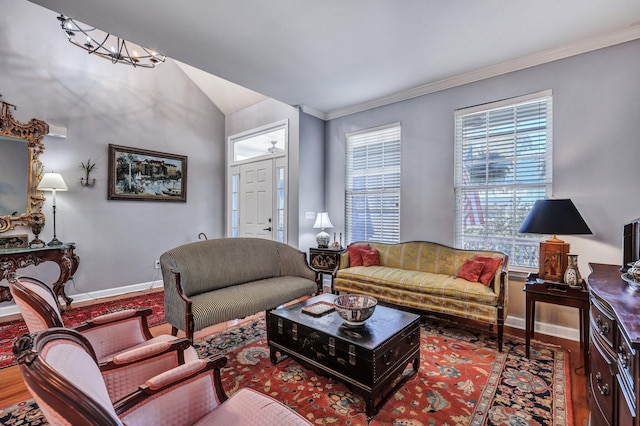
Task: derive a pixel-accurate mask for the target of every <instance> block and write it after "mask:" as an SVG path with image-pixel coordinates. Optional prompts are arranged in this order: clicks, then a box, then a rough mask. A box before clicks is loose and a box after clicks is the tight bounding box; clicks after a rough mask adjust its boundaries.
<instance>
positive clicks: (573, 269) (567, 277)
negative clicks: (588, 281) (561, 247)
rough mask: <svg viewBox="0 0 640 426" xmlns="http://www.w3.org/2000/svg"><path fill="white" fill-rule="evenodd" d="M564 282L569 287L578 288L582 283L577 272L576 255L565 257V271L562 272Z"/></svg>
mask: <svg viewBox="0 0 640 426" xmlns="http://www.w3.org/2000/svg"><path fill="white" fill-rule="evenodd" d="M564 282H565V284H568V285H570V286H574V287H579V286H580V285H581V282H582V277H580V271H579V270H578V255H577V254H568V255H567V269H566V270H565V271H564Z"/></svg>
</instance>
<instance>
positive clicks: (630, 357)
mask: <svg viewBox="0 0 640 426" xmlns="http://www.w3.org/2000/svg"><path fill="white" fill-rule="evenodd" d="M617 340H618V348H617V352H618V371H619V372H620V374H621V376H622V377H621V379H622V380H623V381H625V382H626V383H627V386H628V387H629V388H630V389H631V393H635V392H636V389H635V387H636V386H635V380H634V378H636V377H638V357H637V356H636V351H635V350H634V349H632V347H631V345H630V344H629V341H628V340H627V338H626V336H625V335H624V334H623V333H621V332H620V333H618V339H617Z"/></svg>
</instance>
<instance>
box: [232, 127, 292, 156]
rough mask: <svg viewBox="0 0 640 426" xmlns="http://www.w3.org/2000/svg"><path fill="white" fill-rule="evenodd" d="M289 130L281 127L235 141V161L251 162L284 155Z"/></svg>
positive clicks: (244, 136)
mask: <svg viewBox="0 0 640 426" xmlns="http://www.w3.org/2000/svg"><path fill="white" fill-rule="evenodd" d="M286 140H287V129H286V125H281V126H278V127H275V128H271V129H264V130H261V131H260V132H259V133H253V134H249V135H243V136H242V137H241V138H238V139H234V140H233V141H232V142H233V161H234V162H238V161H244V160H250V159H253V158H257V157H263V156H273V155H283V154H284V153H285V150H286Z"/></svg>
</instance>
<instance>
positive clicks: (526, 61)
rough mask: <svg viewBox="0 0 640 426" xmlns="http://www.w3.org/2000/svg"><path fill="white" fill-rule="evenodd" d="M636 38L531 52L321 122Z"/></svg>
mask: <svg viewBox="0 0 640 426" xmlns="http://www.w3.org/2000/svg"><path fill="white" fill-rule="evenodd" d="M638 38H640V25H634V26H631V27H628V28H624V29H622V30H618V31H614V32H611V33H607V34H604V35H601V36H598V37H593V38H590V39H586V40H581V41H578V42H575V43H570V44H567V45H564V46H561V47H558V48H555V49H550V50H546V51H544V52H539V53H534V54H532V55H527V56H523V57H521V58H518V59H514V60H511V61H506V62H502V63H500V64H496V65H492V66H490V67H486V68H482V69H479V70H475V71H471V72H468V73H465V74H460V75H457V76H454V77H451V78H446V79H444V80H440V81H436V82H433V83H429V84H425V85H422V86H418V87H415V88H413V89H409V90H405V91H402V92H398V93H395V94H393V95H390V96H386V97H382V98H378V99H374V100H372V101H369V102H364V103H361V104H357V105H352V106H350V107H347V108H341V109H337V110H334V111H330V112H328V113H326V114H324V115H325V117H326V118H324V119H325V120H333V119H335V118H340V117H344V116H347V115H351V114H355V113H358V112H363V111H367V110H370V109H373V108H378V107H381V106H385V105H390V104H393V103H396V102H401V101H405V100H407V99H412V98H416V97H418V96H423V95H428V94H430V93H435V92H439V91H441V90H445V89H451V88H453V87H458V86H462V85H464V84H469V83H474V82H476V81H480V80H485V79H487V78H491V77H496V76H499V75H503V74H508V73H510V72H514V71H519V70H522V69H526V68H531V67H534V66H536V65H542V64H546V63H549V62H553V61H557V60H559V59H564V58H568V57H571V56H576V55H580V54H582V53H587V52H591V51H594V50H598V49H603V48H605V47H609V46H614V45H616V44H621V43H625V42H628V41H632V40H636V39H638Z"/></svg>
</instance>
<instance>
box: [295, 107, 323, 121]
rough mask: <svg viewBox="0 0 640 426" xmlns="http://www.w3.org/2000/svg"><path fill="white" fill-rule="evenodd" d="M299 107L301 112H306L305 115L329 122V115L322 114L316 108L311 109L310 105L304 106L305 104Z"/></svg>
mask: <svg viewBox="0 0 640 426" xmlns="http://www.w3.org/2000/svg"><path fill="white" fill-rule="evenodd" d="M297 107H298V108H300V111H302V112H304V113H305V114H308V115H311V116H313V117H315V118H319V119H320V120H324V121H326V120H327V114H326V113H324V112H322V111H320V110H317V109H315V108H312V107H310V106H308V105H304V104H302V105H297Z"/></svg>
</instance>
